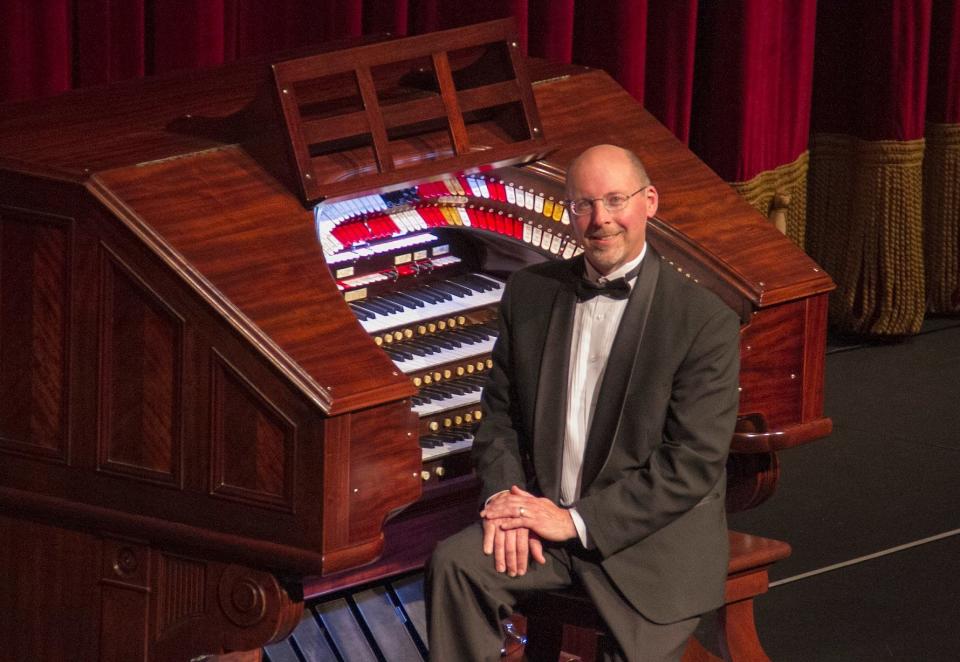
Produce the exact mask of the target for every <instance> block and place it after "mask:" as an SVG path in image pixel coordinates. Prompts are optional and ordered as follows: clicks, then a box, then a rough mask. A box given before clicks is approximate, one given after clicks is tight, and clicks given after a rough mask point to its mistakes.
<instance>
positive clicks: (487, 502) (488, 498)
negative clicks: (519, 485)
mask: <svg viewBox="0 0 960 662" xmlns="http://www.w3.org/2000/svg"><path fill="white" fill-rule="evenodd" d="M509 491H510V490H500V491H499V492H494V493H493V494H491V495H490V496H488V497H487V500H486V501H484V502H483V507H484V508H486V507H487V506H489V505H490V502H491V501H493V498H494V497H498V496H500V495H501V494H503V493H504V492H509Z"/></svg>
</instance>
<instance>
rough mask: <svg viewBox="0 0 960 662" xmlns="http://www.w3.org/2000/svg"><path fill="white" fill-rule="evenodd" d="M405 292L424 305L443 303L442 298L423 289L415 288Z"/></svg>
mask: <svg viewBox="0 0 960 662" xmlns="http://www.w3.org/2000/svg"><path fill="white" fill-rule="evenodd" d="M405 292H406V293H407V294H408V295H410V296H412V297H415V298H417V299H420V300H421V301H423V302H424V303H440V302H441V301H444V299H443V297H441V296H440V295H438V294H435V293H434V292H431V291H430V290H428V289H427V288H425V287H416V288H414V289H412V290H405Z"/></svg>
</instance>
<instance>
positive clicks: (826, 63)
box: [811, 0, 960, 140]
mask: <svg viewBox="0 0 960 662" xmlns="http://www.w3.org/2000/svg"><path fill="white" fill-rule="evenodd" d="M931 9H932V3H931V1H930V0H887V1H885V2H876V1H875V0H855V1H854V0H851V1H850V2H823V3H821V4H820V9H819V11H820V16H819V18H818V20H817V53H816V73H815V76H816V78H815V82H816V85H815V88H814V97H813V116H812V120H811V122H812V128H813V131H814V132H817V133H837V134H846V135H852V136H856V137H858V138H862V139H864V140H916V139H918V138H922V137H923V125H924V118H925V115H924V114H925V111H926V101H927V71H928V63H929V60H928V51H929V43H930V25H931V21H930V19H931ZM953 39H954V41H956V40H957V39H960V34H957V33H954V34H953Z"/></svg>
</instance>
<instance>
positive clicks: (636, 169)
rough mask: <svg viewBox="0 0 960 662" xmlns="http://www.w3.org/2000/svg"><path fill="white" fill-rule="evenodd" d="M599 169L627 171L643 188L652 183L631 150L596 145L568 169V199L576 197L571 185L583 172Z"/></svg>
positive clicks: (571, 163) (588, 149) (574, 161)
mask: <svg viewBox="0 0 960 662" xmlns="http://www.w3.org/2000/svg"><path fill="white" fill-rule="evenodd" d="M598 167H607V168H615V169H626V170H628V171H630V172H631V173H632V174H633V175H634V176H635V177H636V182H637V186H643V185H644V184H647V183H649V181H650V178H649V177H648V176H647V169H646V168H644V167H643V162H642V161H641V160H640V157H638V156H637V155H636V154H634V153H633V152H631V151H630V150H629V149H624V148H623V147H619V146H617V145H594V146H593V147H589V148H587V149H585V150H584V151H583V152H581V153H580V155H579V156H577V158H575V159H574V160H573V161H571V162H570V166H569V167H568V168H567V197H568V198H573V197H575V196H574V195H573V193H574V192H572V191H571V190H570V184H571V183H575V182H576V180H577V177H578V175H579V174H580V173H581V172H583V171H585V170H595V169H597V168H598Z"/></svg>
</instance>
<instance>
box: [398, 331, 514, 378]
mask: <svg viewBox="0 0 960 662" xmlns="http://www.w3.org/2000/svg"><path fill="white" fill-rule="evenodd" d="M429 339H430V337H429V336H427V337H426V338H425V340H429ZM495 342H496V338H495V337H494V338H487V339H485V340H481V341H478V342H475V343H473V344H470V345H467V344H464V345H461V346H460V347H454V348H453V349H441V350H440V351H438V352H435V353H433V354H427V355H426V356H416V355H414V357H413V358H412V359H394V360H393V362H394V364H396V366H397V367H398V368H400V370H401V371H402V372H403V373H404V374H410V373H411V372H417V371H418V370H429V369H431V368H435V367H436V366H439V365H443V364H444V363H450V362H451V361H465V360H467V359H473V358H476V357H478V356H483V355H485V354H489V353H490V352H492V351H493V344H494V343H495Z"/></svg>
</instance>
